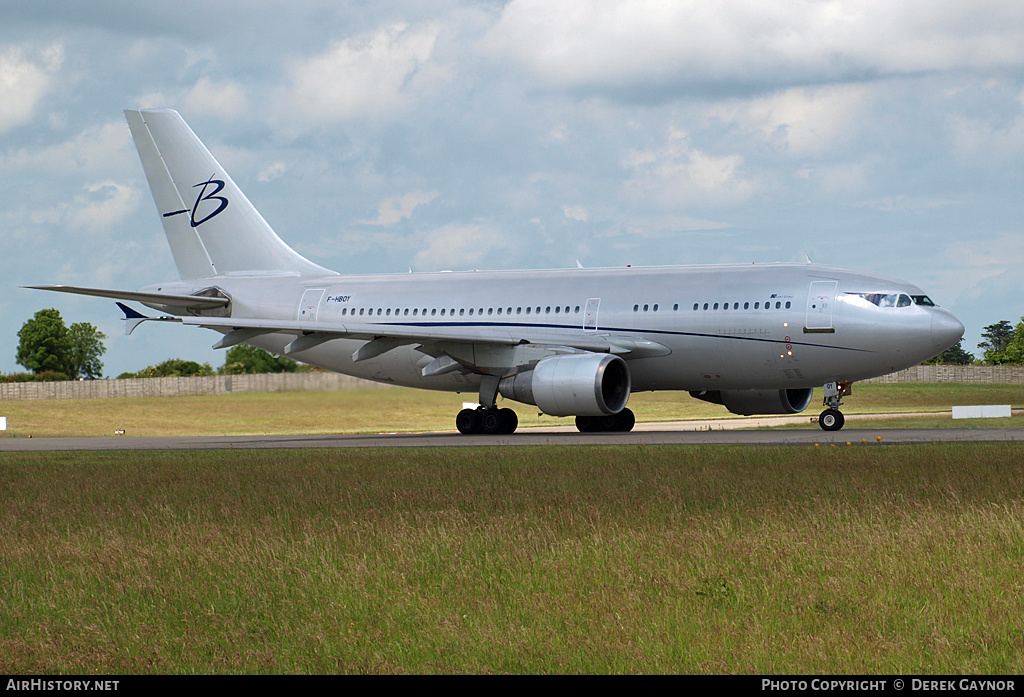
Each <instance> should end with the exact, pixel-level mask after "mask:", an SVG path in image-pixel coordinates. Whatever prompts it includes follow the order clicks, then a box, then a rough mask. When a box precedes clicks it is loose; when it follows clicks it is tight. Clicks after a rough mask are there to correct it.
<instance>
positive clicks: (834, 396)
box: [818, 381, 851, 431]
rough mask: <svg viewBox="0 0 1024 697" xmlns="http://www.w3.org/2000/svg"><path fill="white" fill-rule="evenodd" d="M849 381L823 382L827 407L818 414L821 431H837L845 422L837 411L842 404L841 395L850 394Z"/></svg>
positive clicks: (841, 414)
mask: <svg viewBox="0 0 1024 697" xmlns="http://www.w3.org/2000/svg"><path fill="white" fill-rule="evenodd" d="M850 384H851V383H850V382H849V381H847V382H827V383H825V401H824V405H825V406H826V407H827V408H826V409H825V411H823V412H821V414H820V415H819V416H818V425H819V426H821V430H823V431H838V430H839V429H841V428H842V427H843V424H845V423H846V418H845V417H844V416H843V413H842V412H841V411H839V407H840V406H842V404H843V397H845V396H846V395H848V394H850V392H851V390H850Z"/></svg>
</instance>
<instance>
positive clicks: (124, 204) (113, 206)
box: [67, 181, 142, 232]
mask: <svg viewBox="0 0 1024 697" xmlns="http://www.w3.org/2000/svg"><path fill="white" fill-rule="evenodd" d="M86 192H87V194H85V195H81V196H76V197H75V199H74V200H73V201H72V203H71V205H70V206H69V209H68V215H67V222H68V224H69V225H70V226H71V227H73V228H84V229H86V230H89V231H93V232H99V231H106V232H110V231H112V228H113V227H114V226H115V225H116V224H117V223H119V222H120V221H122V220H124V219H125V218H127V217H128V216H129V215H130V214H131V213H132V211H134V210H135V207H136V206H137V205H138V204H139V201H140V200H141V198H142V197H141V196H140V195H139V192H138V191H136V190H135V189H134V188H133V187H132V186H130V185H128V184H118V183H117V182H113V181H104V182H100V183H98V184H92V185H90V186H88V187H86Z"/></svg>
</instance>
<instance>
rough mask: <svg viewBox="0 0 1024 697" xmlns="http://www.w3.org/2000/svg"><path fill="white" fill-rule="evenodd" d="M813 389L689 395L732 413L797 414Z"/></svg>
mask: <svg viewBox="0 0 1024 697" xmlns="http://www.w3.org/2000/svg"><path fill="white" fill-rule="evenodd" d="M813 394H814V390H813V389H811V388H810V387H808V388H805V389H802V390H711V391H707V392H691V393H690V396H691V397H696V398H697V399H702V400H704V401H705V402H711V403H713V404H721V405H722V406H724V407H725V408H726V409H728V410H729V411H731V412H732V413H733V414H741V415H743V416H752V415H754V414H799V413H800V412H802V411H803V410H804V409H806V408H807V405H809V404H810V403H811V396H812V395H813Z"/></svg>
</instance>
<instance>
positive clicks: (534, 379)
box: [498, 353, 630, 416]
mask: <svg viewBox="0 0 1024 697" xmlns="http://www.w3.org/2000/svg"><path fill="white" fill-rule="evenodd" d="M629 388H630V381H629V368H628V367H627V366H626V362H625V361H624V360H622V359H621V358H619V357H618V356H613V355H611V354H608V353H580V354H572V355H568V356H551V357H549V358H543V359H541V360H540V361H538V363H537V365H536V366H534V367H533V369H532V370H528V371H526V372H523V373H519V374H517V375H513V376H511V377H507V378H504V379H503V380H502V381H501V382H500V383H499V384H498V391H499V392H501V394H502V395H503V396H504V397H506V398H508V399H514V400H516V401H517V402H523V403H525V404H535V405H536V406H537V407H539V408H540V410H541V411H542V412H544V413H545V414H550V415H551V416H605V415H608V414H618V413H619V412H620V411H622V409H623V407H625V406H626V402H627V401H628V400H629Z"/></svg>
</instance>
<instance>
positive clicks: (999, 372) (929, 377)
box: [864, 365, 1024, 383]
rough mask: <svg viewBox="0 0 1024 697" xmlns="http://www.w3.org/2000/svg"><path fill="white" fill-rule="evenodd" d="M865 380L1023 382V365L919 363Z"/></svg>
mask: <svg viewBox="0 0 1024 697" xmlns="http://www.w3.org/2000/svg"><path fill="white" fill-rule="evenodd" d="M864 382H873V383H892V382H975V383H1022V382H1024V366H1021V365H918V366H914V367H913V368H907V369H906V370H901V371H899V372H898V373H890V374H889V375H883V376H882V377H880V378H872V379H871V380H865V381H864Z"/></svg>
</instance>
